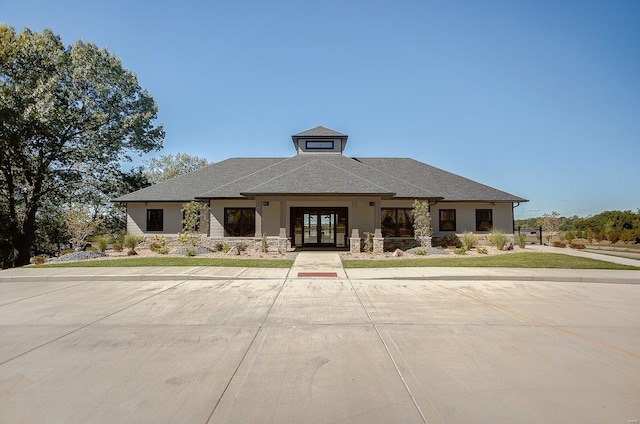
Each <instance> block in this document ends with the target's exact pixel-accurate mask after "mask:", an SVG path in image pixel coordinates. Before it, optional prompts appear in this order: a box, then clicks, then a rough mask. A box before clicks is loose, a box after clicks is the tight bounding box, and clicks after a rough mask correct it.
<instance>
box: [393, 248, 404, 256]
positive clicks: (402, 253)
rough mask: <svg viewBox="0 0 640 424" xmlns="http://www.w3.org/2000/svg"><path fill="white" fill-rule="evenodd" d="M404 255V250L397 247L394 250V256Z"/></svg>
mask: <svg viewBox="0 0 640 424" xmlns="http://www.w3.org/2000/svg"><path fill="white" fill-rule="evenodd" d="M402 255H404V252H403V251H402V250H400V249H396V250H395V251H394V252H393V256H395V257H398V256H402Z"/></svg>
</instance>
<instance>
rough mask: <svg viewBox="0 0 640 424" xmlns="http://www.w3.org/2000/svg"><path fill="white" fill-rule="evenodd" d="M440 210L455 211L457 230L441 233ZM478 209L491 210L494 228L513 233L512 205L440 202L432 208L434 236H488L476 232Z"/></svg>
mask: <svg viewBox="0 0 640 424" xmlns="http://www.w3.org/2000/svg"><path fill="white" fill-rule="evenodd" d="M440 209H455V211H456V230H455V231H440V229H439V222H440V221H439V212H440ZM476 209H491V210H492V211H493V212H492V215H493V227H494V228H499V229H500V230H502V231H504V232H505V233H507V234H511V233H513V209H512V205H511V203H496V204H491V203H448V202H438V203H436V204H435V205H433V206H431V219H432V223H433V235H434V236H442V235H446V234H452V233H455V234H461V233H464V232H465V231H470V232H473V233H481V234H486V233H488V231H484V232H483V231H476Z"/></svg>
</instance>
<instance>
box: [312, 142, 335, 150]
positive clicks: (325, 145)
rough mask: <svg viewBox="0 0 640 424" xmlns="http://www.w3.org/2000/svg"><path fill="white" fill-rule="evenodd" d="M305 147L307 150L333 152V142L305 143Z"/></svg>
mask: <svg viewBox="0 0 640 424" xmlns="http://www.w3.org/2000/svg"><path fill="white" fill-rule="evenodd" d="M306 147H307V150H311V149H318V150H333V141H332V140H331V141H307V142H306Z"/></svg>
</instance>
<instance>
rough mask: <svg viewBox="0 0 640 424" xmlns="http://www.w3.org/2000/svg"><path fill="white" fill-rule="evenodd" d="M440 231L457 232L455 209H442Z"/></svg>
mask: <svg viewBox="0 0 640 424" xmlns="http://www.w3.org/2000/svg"><path fill="white" fill-rule="evenodd" d="M439 217H440V231H455V230H456V210H455V209H440V212H439Z"/></svg>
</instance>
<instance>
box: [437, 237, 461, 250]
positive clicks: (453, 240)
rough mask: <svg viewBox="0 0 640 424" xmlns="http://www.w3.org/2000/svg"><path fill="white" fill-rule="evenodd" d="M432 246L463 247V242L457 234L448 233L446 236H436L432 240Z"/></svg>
mask: <svg viewBox="0 0 640 424" xmlns="http://www.w3.org/2000/svg"><path fill="white" fill-rule="evenodd" d="M431 246H433V247H456V248H460V247H462V242H461V241H460V239H459V238H458V236H456V235H455V234H447V235H446V236H444V237H436V238H434V239H433V240H431Z"/></svg>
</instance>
